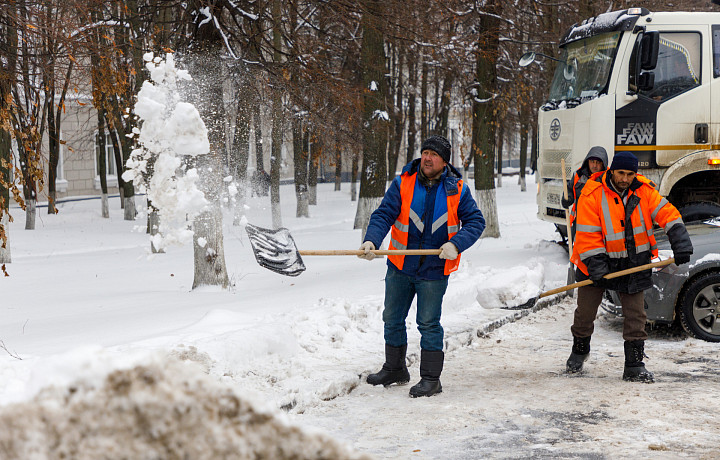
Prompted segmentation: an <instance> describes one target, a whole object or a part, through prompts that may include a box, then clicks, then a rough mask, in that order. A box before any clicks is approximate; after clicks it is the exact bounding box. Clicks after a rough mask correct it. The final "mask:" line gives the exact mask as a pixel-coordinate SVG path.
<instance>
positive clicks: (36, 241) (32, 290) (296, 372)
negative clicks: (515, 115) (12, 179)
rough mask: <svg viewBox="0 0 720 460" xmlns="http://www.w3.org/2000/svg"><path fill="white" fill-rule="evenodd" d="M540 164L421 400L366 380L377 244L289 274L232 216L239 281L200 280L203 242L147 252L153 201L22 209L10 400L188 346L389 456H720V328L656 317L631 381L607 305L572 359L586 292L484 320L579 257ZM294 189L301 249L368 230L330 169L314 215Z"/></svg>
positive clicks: (378, 309) (376, 330) (3, 287)
mask: <svg viewBox="0 0 720 460" xmlns="http://www.w3.org/2000/svg"><path fill="white" fill-rule="evenodd" d="M533 179H534V177H533V176H530V177H529V182H530V183H529V184H528V190H529V191H528V192H520V189H519V186H518V185H516V177H515V178H512V177H511V178H506V179H505V180H504V181H503V187H502V188H500V189H498V191H497V199H498V214H499V220H500V224H501V233H502V237H501V238H499V239H481V240H480V241H479V242H478V243H476V244H475V245H474V246H473V247H472V248H471V249H470V250H468V251H466V253H465V254H463V259H462V263H461V267H460V270H459V271H458V272H457V273H455V274H453V275H452V277H451V279H450V285H449V289H448V293H447V295H446V297H445V303H444V306H443V320H442V322H443V326H444V327H445V331H446V345H447V350H446V351H447V358H446V367H445V371H444V373H443V376H442V382H443V388H444V392H443V393H442V394H440V395H438V396H435V397H432V398H422V399H410V398H408V395H407V391H408V389H409V387H407V386H405V387H390V388H387V389H385V388H376V387H370V386H368V385H366V384H365V383H364V378H365V376H366V375H367V373H368V372H370V371H375V370H377V369H378V368H379V366H380V365H381V364H382V361H383V339H382V319H381V313H382V300H383V288H384V284H383V277H384V274H385V261H384V260H382V259H376V260H374V261H371V262H368V261H364V260H360V259H358V258H356V257H352V256H326V257H312V256H306V257H305V258H304V259H305V264H306V266H307V271H306V272H304V273H303V274H301V275H300V276H298V277H294V278H291V277H284V276H281V275H278V274H275V273H272V272H270V271H268V270H265V269H263V268H261V267H259V266H258V265H257V263H256V262H255V259H254V257H253V254H252V250H251V248H250V244H249V242H248V239H247V235H246V234H245V232H244V230H243V229H242V227H233V226H232V225H230V224H229V223H230V222H231V219H229V218H226V219H225V258H226V261H227V266H228V272H229V273H230V276H231V280H232V283H233V287H232V289H230V290H228V291H222V290H219V289H215V288H201V289H196V290H194V291H192V290H191V286H192V281H193V280H192V277H193V265H192V264H193V261H192V248H191V247H170V248H168V250H167V253H165V254H157V255H151V254H149V248H150V244H149V240H148V236H147V235H146V234H145V233H142V232H138V231H137V230H136V229H135V227H142V228H144V226H145V222H144V220H138V221H135V222H127V221H124V220H123V219H122V211H121V210H120V209H118V208H119V200H118V199H117V198H112V199H111V216H110V219H103V218H101V217H100V202H99V200H85V201H74V202H67V203H63V204H61V205H59V206H58V208H59V211H60V213H59V214H58V215H55V216H50V215H47V214H44V211H45V210H44V209H40V210H39V214H38V225H37V229H36V230H34V231H25V230H24V229H23V222H24V216H23V215H22V211H20V210H19V209H13V210H12V212H13V215H14V217H15V222H14V223H13V224H11V225H10V232H9V238H10V246H11V251H12V258H13V262H12V263H11V264H8V266H7V268H8V271H9V272H10V277H8V278H4V279H2V280H0V340H1V341H2V345H3V347H4V349H3V350H0V404H1V405H3V406H4V407H5V409H6V410H10V409H11V408H13V407H15V408H17V406H12V405H11V404H13V403H21V404H26V405H27V404H30V405H32V404H38V402H37V400H34V402H33V400H32V398H34V397H36V395H38V392H39V391H40V390H41V389H42V388H46V387H48V386H50V385H55V386H56V387H57V388H59V389H58V390H56V391H59V392H60V393H62V392H63V391H66V392H67V391H69V390H67V389H68V388H74V389H75V390H73V391H76V389H77V388H96V387H99V386H100V385H102V382H103V381H104V379H105V378H106V376H107V375H108V373H110V372H112V371H116V370H128V369H132V368H133V367H135V366H137V365H152V366H156V365H157V363H158V362H160V363H162V362H168V363H172V362H174V360H175V358H180V359H182V360H185V361H193V362H195V363H197V364H199V366H200V367H199V369H201V371H204V372H205V373H207V374H208V376H209V377H210V378H211V379H212V380H213V381H215V382H218V383H219V384H221V385H227V386H228V387H229V388H230V389H231V390H232V391H234V392H235V394H237V395H240V396H242V397H243V398H246V399H247V400H249V401H252V402H253V403H254V404H256V405H258V406H259V407H262V408H264V409H263V410H267V411H268V412H270V413H273V414H278V413H279V414H280V416H281V418H283V417H285V418H283V420H285V419H289V420H290V421H291V422H293V423H294V424H297V425H299V426H301V427H303V428H306V429H311V430H312V429H314V428H315V427H317V428H320V429H322V430H325V431H326V432H329V433H330V434H331V435H332V436H335V437H336V438H337V439H340V440H341V441H342V442H345V443H347V444H349V445H351V446H353V447H354V448H355V449H356V451H360V452H365V453H369V454H371V455H373V456H377V457H380V458H483V457H511V458H515V457H517V458H519V457H529V456H537V457H548V458H551V457H587V458H602V457H627V458H629V457H638V456H639V457H644V456H647V457H653V458H658V457H663V456H665V457H667V458H676V457H678V456H680V457H682V456H688V457H697V456H707V458H711V457H713V456H716V455H720V450H719V449H720V447H719V446H720V442H718V441H717V439H718V438H719V437H718V434H720V428H718V427H717V424H714V423H713V422H712V420H713V417H714V415H715V414H716V413H717V409H718V408H719V406H720V403H719V402H718V401H720V398H718V396H719V395H718V391H719V390H718V389H717V385H715V383H716V382H717V378H718V373H717V368H718V366H717V364H718V360H717V359H716V358H715V355H716V350H717V345H713V344H707V343H704V342H700V341H697V340H691V339H682V340H680V339H677V338H669V337H667V336H665V335H662V334H661V335H654V336H652V338H651V340H650V343H649V344H648V346H647V353H648V354H649V355H650V356H651V358H652V359H651V360H650V361H648V367H649V368H650V369H651V370H653V371H655V372H656V375H657V377H658V381H659V383H657V384H655V385H637V384H635V385H632V384H628V383H625V382H622V381H621V380H620V376H621V373H622V339H621V334H620V331H619V327H618V323H617V320H616V319H606V318H601V319H599V320H598V322H597V328H596V330H597V334H596V337H595V338H594V339H593V357H592V358H591V360H590V361H589V362H588V364H587V367H588V373H587V374H586V375H584V376H582V377H579V378H568V377H565V376H564V375H562V373H561V371H562V369H563V366H564V361H565V359H566V358H567V355H568V353H569V351H570V346H571V338H570V332H569V327H570V323H571V318H572V299H565V300H561V301H560V302H559V303H558V304H556V305H552V306H550V307H547V308H545V309H543V310H540V311H539V312H535V313H532V314H530V315H529V316H526V317H524V318H522V319H520V320H519V321H517V322H514V323H511V324H505V325H504V326H502V327H499V328H497V329H494V330H493V331H492V332H487V331H488V330H489V329H490V328H491V327H490V325H498V324H502V323H504V321H505V319H507V318H511V317H513V315H514V313H513V312H509V311H508V310H503V309H500V308H497V307H499V306H502V305H514V304H519V303H522V302H523V301H524V300H527V298H528V297H529V296H532V295H536V294H537V293H539V292H540V290H543V289H551V288H555V287H558V286H561V285H563V284H564V282H565V278H566V267H567V256H566V254H565V253H564V251H563V249H562V248H561V247H560V246H559V245H557V244H555V243H554V242H553V241H554V240H555V239H557V233H555V231H554V228H553V226H552V225H550V224H548V223H545V222H541V221H539V220H537V218H536V216H535V212H536V205H535V195H534V193H533V192H534V190H535V186H534V183H532V181H533ZM281 195H282V198H281V203H282V208H283V224H284V226H286V227H288V228H289V229H290V231H291V233H292V235H293V237H294V239H295V241H296V243H297V245H298V247H299V248H301V249H355V248H357V247H358V246H359V244H360V231H359V230H353V229H352V226H353V219H354V215H355V208H356V202H352V201H350V197H349V185H348V184H343V190H342V191H339V192H335V191H333V185H332V184H320V185H319V187H318V204H317V206H312V207H311V210H310V213H311V217H310V218H295V217H293V216H294V214H295V198H294V195H293V187H292V186H283V187H281ZM140 201H142V200H141V199H139V200H138V204H141V203H140ZM247 219H248V221H249V222H251V223H253V224H256V225H260V226H266V227H269V226H270V222H271V215H270V209H269V198H268V197H259V198H258V197H253V198H250V199H249V202H248V210H247ZM478 299H480V301H478ZM481 304H482V305H481ZM412 314H413V311H411V317H410V318H409V321H408V327H409V347H408V352H409V363H410V369H411V375H412V379H413V380H417V379H418V378H419V376H418V357H419V334H418V332H417V330H416V329H415V325H414V320H413V318H412ZM168 367H169V368H173V366H171V365H170V364H168ZM201 371H198V372H201ZM413 383H414V382H413ZM46 391H47V390H46ZM15 410H16V409H15ZM283 412H284V413H285V415H283ZM1 414H2V407H0V415H1ZM0 421H2V419H0ZM2 443H3V441H2V439H0V446H2V445H3V444H2ZM37 458H42V457H37Z"/></svg>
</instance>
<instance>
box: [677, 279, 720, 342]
mask: <svg viewBox="0 0 720 460" xmlns="http://www.w3.org/2000/svg"><path fill="white" fill-rule="evenodd" d="M678 313H679V314H680V322H681V323H682V326H683V328H684V329H685V331H687V333H688V334H690V335H691V336H693V337H695V338H698V339H702V340H707V341H708V342H720V273H717V272H713V273H707V274H704V275H701V276H700V277H698V278H695V279H694V280H692V281H691V282H690V285H689V286H688V287H687V289H686V290H685V294H684V295H683V296H682V298H681V301H680V305H679V306H678Z"/></svg>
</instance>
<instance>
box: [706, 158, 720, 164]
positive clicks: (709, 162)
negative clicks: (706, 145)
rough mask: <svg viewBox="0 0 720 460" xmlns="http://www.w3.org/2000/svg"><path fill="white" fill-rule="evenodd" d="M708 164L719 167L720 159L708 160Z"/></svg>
mask: <svg viewBox="0 0 720 460" xmlns="http://www.w3.org/2000/svg"><path fill="white" fill-rule="evenodd" d="M708 164H709V165H710V166H718V165H720V158H710V159H708Z"/></svg>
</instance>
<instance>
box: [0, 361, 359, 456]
mask: <svg viewBox="0 0 720 460" xmlns="http://www.w3.org/2000/svg"><path fill="white" fill-rule="evenodd" d="M93 380H94V379H92V378H84V379H81V380H77V381H76V382H75V383H74V384H72V385H69V386H62V387H57V386H54V387H46V388H45V389H44V390H43V391H41V392H40V393H39V394H38V395H37V396H36V397H35V398H34V399H33V400H31V401H27V402H24V403H18V404H13V405H9V406H5V407H3V408H2V409H1V410H0V426H2V427H3V429H2V431H0V457H1V458H3V459H46V458H72V459H77V460H82V459H101V458H132V459H158V458H162V459H172V458H177V459H181V458H192V459H219V458H222V459H246V458H247V459H257V458H268V459H290V458H292V459H360V458H368V457H367V456H364V455H360V454H356V453H353V452H351V451H350V450H349V449H348V448H347V447H345V446H344V445H342V444H341V443H339V442H337V441H334V440H332V439H331V438H329V437H328V436H326V435H321V434H317V433H310V432H307V431H304V430H302V429H300V428H299V427H297V426H294V425H292V424H290V423H288V421H287V420H286V419H285V417H284V416H283V415H282V414H277V413H275V412H273V411H271V410H268V409H266V408H258V406H256V404H254V403H253V402H251V401H249V400H247V399H245V398H243V397H241V396H239V395H238V394H237V393H235V392H233V391H232V390H231V389H230V388H228V387H226V386H223V385H221V384H219V383H217V381H216V380H215V379H213V378H210V377H209V376H207V375H205V373H203V372H200V370H199V369H198V367H197V366H195V365H191V364H187V363H183V362H181V361H179V360H177V359H173V358H170V357H168V356H161V355H157V356H155V359H152V360H149V361H146V362H144V363H142V364H138V365H136V366H133V367H130V368H117V369H116V370H114V371H112V372H110V373H109V374H108V375H107V376H106V377H105V378H104V379H103V380H101V381H100V382H99V385H94V384H93V383H92V382H93Z"/></svg>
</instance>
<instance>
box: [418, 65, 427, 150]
mask: <svg viewBox="0 0 720 460" xmlns="http://www.w3.org/2000/svg"><path fill="white" fill-rule="evenodd" d="M428 72H429V70H428V65H427V62H423V64H422V75H421V76H420V104H421V107H420V138H421V141H420V142H422V140H424V139H427V137H428V91H427V79H428Z"/></svg>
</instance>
